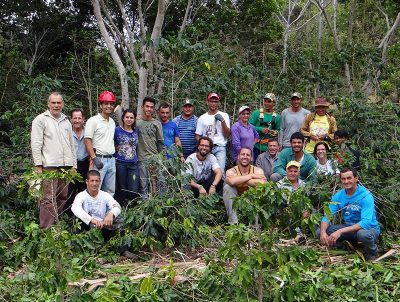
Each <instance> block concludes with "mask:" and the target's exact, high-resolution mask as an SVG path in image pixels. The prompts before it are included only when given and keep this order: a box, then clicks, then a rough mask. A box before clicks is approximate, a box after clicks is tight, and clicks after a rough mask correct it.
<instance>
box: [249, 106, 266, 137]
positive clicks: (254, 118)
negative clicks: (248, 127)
mask: <svg viewBox="0 0 400 302" xmlns="http://www.w3.org/2000/svg"><path fill="white" fill-rule="evenodd" d="M249 123H250V124H252V125H253V126H254V129H256V131H257V133H258V134H261V133H262V130H263V127H260V111H259V110H258V109H257V110H255V111H254V112H253V113H252V114H251V116H250V119H249Z"/></svg>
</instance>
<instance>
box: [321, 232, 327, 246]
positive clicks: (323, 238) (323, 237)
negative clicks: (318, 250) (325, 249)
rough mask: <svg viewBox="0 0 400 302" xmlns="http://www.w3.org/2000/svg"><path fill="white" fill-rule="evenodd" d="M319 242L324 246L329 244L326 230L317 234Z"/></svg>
mask: <svg viewBox="0 0 400 302" xmlns="http://www.w3.org/2000/svg"><path fill="white" fill-rule="evenodd" d="M319 242H320V243H321V244H322V245H324V246H329V243H328V234H327V233H326V232H321V234H320V235H319Z"/></svg>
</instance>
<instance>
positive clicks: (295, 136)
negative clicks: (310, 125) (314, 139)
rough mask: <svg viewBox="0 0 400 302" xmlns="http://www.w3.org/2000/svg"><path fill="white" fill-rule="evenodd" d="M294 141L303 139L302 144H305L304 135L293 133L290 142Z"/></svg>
mask: <svg viewBox="0 0 400 302" xmlns="http://www.w3.org/2000/svg"><path fill="white" fill-rule="evenodd" d="M294 139H301V140H302V142H303V143H304V135H303V134H301V133H300V132H295V133H293V134H292V136H291V137H290V142H292V140H294Z"/></svg>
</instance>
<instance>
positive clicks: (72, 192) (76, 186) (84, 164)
mask: <svg viewBox="0 0 400 302" xmlns="http://www.w3.org/2000/svg"><path fill="white" fill-rule="evenodd" d="M76 171H77V172H78V173H79V174H80V175H81V176H82V178H83V181H82V182H79V181H76V182H75V183H70V184H69V188H68V200H67V203H66V204H65V210H66V213H67V214H68V216H70V217H74V214H73V213H72V211H71V206H72V203H73V202H74V199H75V196H76V195H77V194H78V193H79V192H82V191H84V190H86V182H85V179H86V174H87V172H88V171H89V160H88V159H86V160H78V161H77V168H76Z"/></svg>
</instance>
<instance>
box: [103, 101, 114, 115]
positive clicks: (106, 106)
mask: <svg viewBox="0 0 400 302" xmlns="http://www.w3.org/2000/svg"><path fill="white" fill-rule="evenodd" d="M114 104H115V103H114V102H101V103H100V108H101V112H102V113H105V114H108V115H111V114H112V113H113V111H114Z"/></svg>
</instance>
